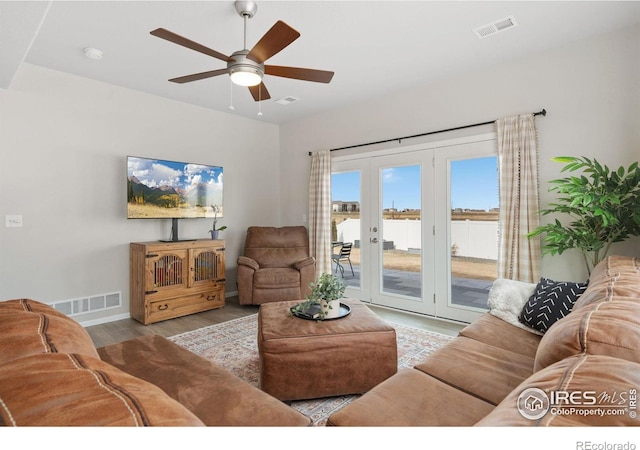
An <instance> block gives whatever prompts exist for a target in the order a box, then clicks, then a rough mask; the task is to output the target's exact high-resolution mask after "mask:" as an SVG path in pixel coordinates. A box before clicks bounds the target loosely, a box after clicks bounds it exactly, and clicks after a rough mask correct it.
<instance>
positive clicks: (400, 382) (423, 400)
mask: <svg viewBox="0 0 640 450" xmlns="http://www.w3.org/2000/svg"><path fill="white" fill-rule="evenodd" d="M493 408H494V406H493V405H491V404H490V403H487V402H485V401H483V400H480V399H479V398H476V397H474V396H472V395H469V394H467V393H465V392H462V391H460V390H458V389H456V388H454V387H451V386H449V385H448V384H447V383H444V382H442V381H440V380H437V379H435V378H433V377H432V376H430V375H427V374H425V373H424V372H421V371H419V370H416V369H405V370H401V371H400V372H398V373H397V374H395V375H394V376H392V377H391V378H387V379H386V380H385V381H383V382H382V383H380V384H379V385H377V386H376V387H374V388H373V389H372V390H370V391H369V392H367V393H366V394H364V395H363V396H362V397H360V398H358V399H356V400H355V401H354V402H352V403H350V404H348V405H347V406H345V407H344V408H342V409H341V410H340V411H338V412H335V413H334V414H332V415H331V416H330V417H329V419H328V420H327V426H355V427H367V426H368V427H383V426H391V427H393V426H396V427H397V426H423V427H426V426H459V427H464V426H471V425H473V424H474V423H476V422H477V421H478V420H480V419H481V418H482V417H484V416H486V415H487V414H488V413H489V412H490V411H491V410H493Z"/></svg>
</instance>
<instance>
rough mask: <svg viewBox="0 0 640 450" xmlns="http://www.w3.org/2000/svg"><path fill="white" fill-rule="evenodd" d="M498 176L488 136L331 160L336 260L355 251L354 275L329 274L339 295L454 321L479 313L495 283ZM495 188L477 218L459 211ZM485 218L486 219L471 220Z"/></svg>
mask: <svg viewBox="0 0 640 450" xmlns="http://www.w3.org/2000/svg"><path fill="white" fill-rule="evenodd" d="M496 170H497V160H496V156H495V139H494V136H493V134H491V135H483V136H478V137H476V138H471V139H465V140H455V141H446V142H440V143H436V144H429V145H421V146H412V147H407V148H405V149H404V150H403V151H402V152H398V151H397V150H394V152H393V153H392V152H391V151H389V152H376V153H373V154H367V155H361V156H357V157H354V156H351V157H334V158H333V161H332V171H333V174H332V203H333V213H332V215H333V229H334V237H333V238H334V241H336V244H335V245H336V249H335V251H336V252H337V251H338V250H339V246H340V243H342V242H351V243H352V244H353V251H352V255H351V262H352V263H353V264H352V265H353V268H354V270H353V272H352V271H351V267H350V266H349V264H348V262H342V264H343V266H344V272H340V271H338V270H337V266H335V265H334V267H335V268H336V273H344V277H345V281H346V282H347V285H348V287H347V291H346V295H347V296H350V297H355V298H359V299H361V300H363V301H365V302H370V303H372V304H375V305H380V306H385V307H390V308H395V309H400V310H406V311H411V312H415V313H420V314H425V315H429V316H434V317H440V318H446V319H451V320H456V321H462V322H471V321H472V320H474V319H475V318H477V317H479V316H480V315H481V314H482V313H484V312H485V311H486V297H487V294H488V289H489V287H490V285H491V283H492V280H493V279H495V276H496V274H495V272H496V269H495V259H497V212H496V210H497V207H498V205H497V189H498V187H497V172H496ZM494 179H495V191H494V192H493V195H489V194H487V195H484V194H483V196H482V198H483V199H486V205H484V204H483V205H482V209H483V210H484V211H485V212H484V213H479V212H478V213H477V214H471V213H468V212H464V211H468V210H473V208H474V207H476V205H475V204H473V203H472V201H471V200H470V199H471V198H473V197H474V196H473V195H471V193H469V192H468V191H469V190H472V191H475V190H478V191H479V190H480V186H481V185H482V186H485V185H487V182H489V185H491V183H492V182H493V180H494ZM476 180H477V182H476ZM470 182H471V184H470ZM470 186H471V187H470ZM465 190H466V191H467V194H468V195H461V192H462V193H463V194H464V192H465ZM476 197H477V196H476ZM493 197H495V198H496V200H495V201H494V200H493ZM460 199H461V200H460ZM478 209H479V208H478ZM459 210H460V211H463V212H462V213H460V212H459ZM483 214H484V215H486V216H489V219H490V220H484V221H482V220H477V219H478V217H475V216H483ZM461 217H462V219H461ZM465 217H471V219H468V218H467V219H465ZM480 218H482V217H480ZM345 264H346V265H345ZM478 277H480V279H477V278H478Z"/></svg>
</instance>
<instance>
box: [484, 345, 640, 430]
mask: <svg viewBox="0 0 640 450" xmlns="http://www.w3.org/2000/svg"><path fill="white" fill-rule="evenodd" d="M638 386H640V364H637V363H633V362H629V361H626V360H623V359H619V358H612V357H610V356H602V355H577V356H572V357H570V358H565V359H563V360H561V361H559V362H557V363H555V364H553V365H551V366H549V367H546V368H544V369H542V370H540V371H539V372H536V373H535V374H533V375H532V376H531V377H529V378H528V379H527V380H525V381H524V382H523V383H522V384H521V385H520V386H518V387H517V388H516V389H514V391H513V392H512V393H511V394H509V395H508V396H507V397H506V398H505V399H504V400H503V401H502V402H501V403H500V405H498V406H497V407H496V408H495V409H494V410H493V411H492V412H491V413H490V414H489V415H487V416H486V417H485V418H483V419H482V420H480V421H479V422H478V423H477V425H479V426H623V425H624V426H628V425H635V426H637V425H638V424H639V422H638V418H636V411H637V406H635V405H633V404H632V403H631V402H630V401H631V399H632V398H634V397H635V396H637V389H638ZM530 389H531V390H530ZM533 389H536V390H537V391H533ZM525 391H526V392H525ZM540 392H542V393H544V395H546V398H547V400H550V399H551V397H549V396H550V395H552V396H555V395H560V397H559V398H560V399H565V398H567V396H568V395H573V396H574V397H573V401H572V402H573V403H577V404H573V405H571V404H569V405H568V403H570V401H569V399H568V398H567V399H566V400H563V401H556V403H555V404H553V405H549V403H550V402H544V401H543V402H540V408H538V409H530V410H529V411H526V410H525V411H526V412H527V414H528V417H534V415H535V414H536V413H539V414H544V413H545V410H546V411H547V412H546V414H544V415H543V416H542V417H540V418H537V419H535V418H534V419H532V418H526V417H525V416H523V415H522V414H521V413H520V412H519V410H518V405H520V408H521V409H524V403H525V401H526V400H527V397H528V396H529V394H530V393H532V394H533V395H534V396H536V397H534V398H535V399H539V398H540V397H539V395H541V394H540ZM551 392H553V393H554V394H551ZM558 392H560V394H556V393H558ZM543 397H544V396H543ZM536 401H537V400H536ZM559 406H562V408H561V409H558V407H559ZM565 406H568V407H566V408H565ZM572 406H573V409H571V407H572ZM600 411H603V413H602V414H599V412H600ZM611 411H614V412H615V413H611ZM616 413H619V414H616Z"/></svg>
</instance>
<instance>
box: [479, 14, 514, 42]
mask: <svg viewBox="0 0 640 450" xmlns="http://www.w3.org/2000/svg"><path fill="white" fill-rule="evenodd" d="M516 25H518V23H517V22H516V19H514V18H513V17H511V16H509V17H505V18H504V19H500V20H496V21H495V22H493V23H489V24H487V25H483V26H481V27H478V28H476V29H475V30H473V32H474V33H475V34H476V36H478V39H484V38H487V37H489V36H492V35H494V34H496V33H499V32H501V31H505V30H508V29H510V28H513V27H515V26H516Z"/></svg>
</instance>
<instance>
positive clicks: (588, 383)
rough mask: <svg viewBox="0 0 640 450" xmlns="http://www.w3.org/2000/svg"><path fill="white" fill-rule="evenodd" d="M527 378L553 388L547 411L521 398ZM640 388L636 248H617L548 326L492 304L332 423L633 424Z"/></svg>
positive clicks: (639, 296) (548, 389)
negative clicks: (541, 329) (632, 252)
mask: <svg viewBox="0 0 640 450" xmlns="http://www.w3.org/2000/svg"><path fill="white" fill-rule="evenodd" d="M530 388H531V389H533V388H536V389H539V390H541V391H542V392H544V393H546V394H547V395H548V396H549V398H548V400H549V403H548V404H547V405H543V406H544V408H541V409H539V410H537V409H536V410H534V411H542V412H543V413H544V411H547V412H546V414H544V415H542V416H541V417H538V418H531V417H532V415H531V414H528V416H527V417H525V415H523V414H521V412H520V410H519V408H518V405H520V406H521V407H522V406H523V405H524V403H523V402H525V401H527V399H526V398H520V397H521V394H523V392H524V391H525V390H527V389H530ZM638 389H640V258H632V257H623V256H611V257H609V258H607V259H606V260H605V261H603V262H602V263H600V264H599V265H598V266H596V268H594V270H593V272H592V274H591V278H590V281H589V286H588V288H587V290H586V291H585V292H584V293H583V294H582V296H580V297H579V298H578V300H577V302H576V303H575V305H574V307H573V310H572V312H571V313H570V314H568V315H567V316H566V317H564V318H563V319H560V320H559V321H557V322H556V323H555V324H553V325H552V326H551V327H550V328H549V330H548V331H547V332H546V333H545V334H544V335H542V336H540V335H537V334H534V333H531V332H529V331H526V330H524V329H521V328H518V327H516V326H514V325H511V324H509V323H507V322H505V321H503V320H502V319H499V318H497V317H495V316H493V315H492V314H490V313H487V314H485V315H484V316H482V317H481V318H480V319H479V320H477V321H475V322H474V323H472V324H470V325H469V326H467V327H466V328H464V329H463V330H462V331H461V332H460V334H459V336H458V337H456V338H455V339H454V340H453V341H452V342H451V343H449V344H448V345H446V346H445V347H443V348H441V349H439V350H438V351H436V352H434V353H433V354H432V355H430V356H429V357H428V358H427V359H426V360H424V361H423V362H421V363H420V364H418V365H416V366H415V367H414V368H412V369H408V370H403V371H400V372H398V373H397V374H396V375H394V376H392V377H391V378H388V379H387V380H385V381H384V382H382V383H381V384H379V385H378V386H376V387H374V388H373V389H372V390H370V391H369V392H367V393H366V394H365V395H363V396H362V397H360V398H359V399H357V400H355V401H354V402H352V403H351V404H349V405H347V406H346V407H345V408H343V409H342V410H340V411H338V412H336V413H334V414H333V415H332V416H331V417H330V418H329V420H328V422H327V425H334V426H436V425H450V426H471V425H477V426H550V425H577V426H590V425H598V426H618V425H636V426H637V425H640V419H639V418H638V417H637V412H638V409H640V406H639V405H637V397H636V396H637V390H638ZM530 392H532V391H527V393H530ZM569 394H570V395H572V398H571V400H569V399H568V398H567V397H566V396H567V395H569ZM554 396H555V397H556V398H555V400H554ZM523 397H526V396H523ZM533 405H534V407H535V404H533ZM572 407H573V409H571V408H572ZM520 409H522V408H520ZM599 410H602V411H604V412H603V415H599ZM526 412H528V413H530V412H531V411H526ZM618 413H619V415H618Z"/></svg>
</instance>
